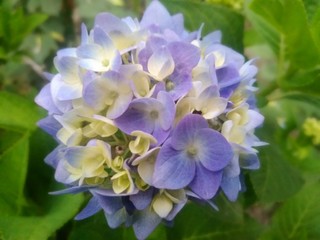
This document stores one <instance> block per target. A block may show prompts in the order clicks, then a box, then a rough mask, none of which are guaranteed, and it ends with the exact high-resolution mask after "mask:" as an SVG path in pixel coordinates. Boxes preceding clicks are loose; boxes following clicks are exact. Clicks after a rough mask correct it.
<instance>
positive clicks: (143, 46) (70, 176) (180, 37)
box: [36, 0, 263, 239]
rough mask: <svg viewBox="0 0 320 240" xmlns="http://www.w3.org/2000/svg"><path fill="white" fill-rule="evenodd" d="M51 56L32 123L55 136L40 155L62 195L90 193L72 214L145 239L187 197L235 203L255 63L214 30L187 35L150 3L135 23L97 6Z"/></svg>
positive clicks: (250, 139) (252, 156)
mask: <svg viewBox="0 0 320 240" xmlns="http://www.w3.org/2000/svg"><path fill="white" fill-rule="evenodd" d="M54 64H55V67H56V69H57V71H58V73H57V74H55V75H50V77H49V78H50V79H49V83H48V84H47V85H46V86H44V88H43V89H42V90H41V92H40V93H39V94H38V96H37V97H36V102H37V103H38V104H39V105H40V106H42V107H43V108H45V109H46V110H47V111H48V116H47V117H46V118H44V119H42V120H41V121H40V122H39V126H40V127H41V128H43V129H44V130H45V131H47V132H48V133H49V134H51V135H53V136H54V137H55V138H56V140H57V141H58V142H59V145H58V147H57V148H56V149H55V150H54V151H53V152H52V153H51V154H49V156H48V157H47V158H46V160H45V161H46V163H48V164H49V165H51V166H52V167H53V168H55V179H56V180H57V181H58V182H61V183H63V184H65V185H66V189H64V190H61V191H59V193H77V192H89V193H90V194H91V196H92V198H91V200H90V201H89V202H88V205H87V206H86V207H85V208H84V209H83V210H82V211H81V212H80V213H79V214H78V215H77V217H76V219H83V218H86V217H89V216H91V215H93V214H95V213H96V212H98V211H100V210H103V211H104V213H105V216H106V219H107V222H108V224H109V226H110V227H111V228H115V227H118V226H120V225H122V224H124V225H126V226H133V228H134V231H135V234H136V236H137V238H139V239H144V238H146V237H147V236H148V235H149V234H150V233H151V232H152V231H153V230H154V229H155V227H156V226H157V225H158V224H159V223H160V222H161V221H163V220H164V221H172V220H173V219H174V217H175V216H176V214H177V213H178V212H179V211H180V210H181V209H182V208H183V206H184V205H185V204H186V203H187V201H188V200H197V201H205V202H209V203H211V201H212V200H213V199H214V197H215V196H216V195H217V194H219V193H220V192H223V193H224V194H225V195H226V197H227V198H228V199H229V200H231V201H234V200H236V198H237V196H238V193H239V192H240V191H241V190H242V189H243V187H244V186H243V183H242V181H241V175H242V174H243V169H248V170H252V169H257V168H259V160H258V157H257V150H256V149H255V147H257V146H259V145H262V144H263V142H260V141H259V139H258V138H257V137H256V136H255V135H254V130H255V128H256V127H257V126H259V125H261V124H262V122H263V116H262V115H261V114H260V113H259V112H258V111H257V109H256V107H255V103H254V92H255V91H256V88H255V87H253V84H254V82H255V79H254V77H255V74H256V72H257V69H256V67H255V66H254V65H252V61H248V62H245V58H244V57H243V56H242V55H241V54H239V53H237V52H235V51H234V50H232V49H230V48H228V47H227V46H224V45H222V44H221V33H220V32H219V31H216V32H213V33H210V34H208V35H207V36H203V37H201V28H200V29H199V30H198V31H195V32H191V33H190V32H188V31H186V30H185V28H184V25H183V16H182V15H181V14H176V15H173V16H171V15H170V14H169V13H168V11H167V10H166V9H165V8H164V6H163V5H161V3H160V2H159V1H156V0H155V1H152V2H151V4H150V5H149V7H148V8H147V9H146V11H145V13H144V15H143V17H142V19H141V21H138V20H137V19H132V18H130V17H128V18H123V19H120V18H118V17H116V16H113V15H112V14H110V13H101V14H98V15H97V17H96V19H95V22H94V26H93V29H92V30H90V31H89V32H88V30H87V28H86V27H85V26H84V25H83V26H82V35H81V44H80V46H78V47H77V48H68V49H62V50H60V51H59V52H58V53H57V56H56V57H55V59H54ZM48 76H49V75H48Z"/></svg>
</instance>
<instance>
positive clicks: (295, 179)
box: [250, 104, 303, 202]
mask: <svg viewBox="0 0 320 240" xmlns="http://www.w3.org/2000/svg"><path fill="white" fill-rule="evenodd" d="M285 107H286V106H282V105H277V104H273V105H271V104H270V105H268V107H266V108H264V109H262V112H263V115H264V116H265V117H266V119H265V123H264V126H263V128H261V129H259V131H258V132H257V134H258V136H259V138H260V139H263V141H266V142H268V143H269V145H268V146H265V147H261V148H260V149H259V158H260V162H261V168H260V169H259V170H258V171H254V172H251V173H250V178H251V182H252V185H253V188H254V190H255V192H256V194H257V196H258V198H259V200H260V201H261V202H275V201H283V200H285V199H287V198H289V197H291V196H292V195H294V194H295V193H296V192H298V191H299V190H300V188H301V187H302V185H303V180H302V177H301V174H300V172H299V171H298V170H296V169H295V168H294V167H293V166H292V164H291V163H290V161H289V160H290V157H291V154H290V153H288V152H287V150H286V145H285V143H286V137H288V136H287V135H286V132H285V131H286V129H285V128H283V125H289V124H290V122H283V121H286V120H288V121H290V120H291V112H288V113H287V112H285V111H284V109H286V108H285ZM288 108H289V107H288Z"/></svg>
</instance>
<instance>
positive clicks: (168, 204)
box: [152, 189, 186, 218]
mask: <svg viewBox="0 0 320 240" xmlns="http://www.w3.org/2000/svg"><path fill="white" fill-rule="evenodd" d="M185 200H186V194H185V191H184V190H183V189H179V190H168V189H166V190H164V189H161V190H160V192H159V193H158V194H157V195H156V196H155V197H154V198H153V201H152V209H153V210H154V211H155V212H156V213H157V214H158V215H159V217H161V218H166V217H167V216H168V215H169V214H170V212H171V211H172V209H173V206H174V204H178V203H180V202H182V201H185Z"/></svg>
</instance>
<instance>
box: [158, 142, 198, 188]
mask: <svg viewBox="0 0 320 240" xmlns="http://www.w3.org/2000/svg"><path fill="white" fill-rule="evenodd" d="M169 142H170V141H169V140H167V142H166V143H165V144H164V145H163V146H162V148H161V149H160V152H159V155H158V157H157V159H156V163H155V168H154V175H153V185H154V186H155V187H157V188H166V189H180V188H183V187H185V186H187V185H188V184H189V183H190V182H191V181H192V179H193V177H194V174H195V161H192V159H189V158H188V156H187V155H185V154H184V153H183V152H180V151H177V150H175V149H173V148H172V147H171V145H170V143H169Z"/></svg>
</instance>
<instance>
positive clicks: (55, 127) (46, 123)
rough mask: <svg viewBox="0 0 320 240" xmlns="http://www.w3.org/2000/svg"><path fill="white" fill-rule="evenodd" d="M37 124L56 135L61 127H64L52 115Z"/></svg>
mask: <svg viewBox="0 0 320 240" xmlns="http://www.w3.org/2000/svg"><path fill="white" fill-rule="evenodd" d="M37 125H38V126H39V127H40V128H41V129H42V130H44V131H45V132H47V133H49V134H50V135H52V136H56V134H57V132H58V131H59V129H61V128H62V126H61V124H60V123H59V122H58V121H57V120H56V119H55V118H54V117H53V116H52V115H49V116H47V117H45V118H43V119H41V120H39V122H38V123H37Z"/></svg>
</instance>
